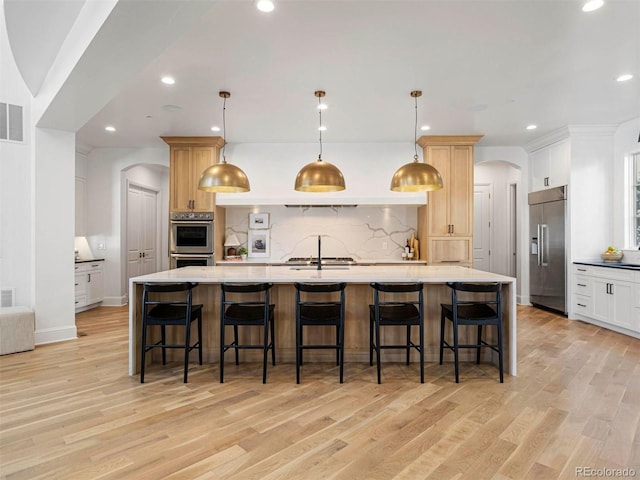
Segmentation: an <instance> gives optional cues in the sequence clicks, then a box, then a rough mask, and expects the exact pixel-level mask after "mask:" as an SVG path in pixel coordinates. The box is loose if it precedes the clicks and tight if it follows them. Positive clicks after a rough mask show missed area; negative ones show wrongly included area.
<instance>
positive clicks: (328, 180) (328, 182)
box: [294, 90, 346, 192]
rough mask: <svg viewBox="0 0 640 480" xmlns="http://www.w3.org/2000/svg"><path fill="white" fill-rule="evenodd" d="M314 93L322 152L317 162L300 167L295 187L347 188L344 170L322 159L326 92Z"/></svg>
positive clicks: (305, 189) (313, 189) (308, 189)
mask: <svg viewBox="0 0 640 480" xmlns="http://www.w3.org/2000/svg"><path fill="white" fill-rule="evenodd" d="M314 95H315V96H316V97H317V98H318V114H319V118H320V127H319V128H318V130H319V131H320V153H319V154H318V159H317V160H316V161H315V162H311V163H308V164H307V165H305V166H304V167H302V169H300V171H299V172H298V175H297V176H296V183H295V187H294V188H295V190H297V191H298V192H339V191H341V190H344V189H345V188H346V186H345V182H344V176H343V175H342V172H341V171H340V169H339V168H338V167H336V166H335V165H333V164H332V163H329V162H325V161H323V160H322V130H323V129H324V127H323V125H322V110H323V105H322V103H321V101H320V99H321V98H322V97H324V96H325V92H323V91H322V90H316V91H315V92H314ZM325 108H326V107H325Z"/></svg>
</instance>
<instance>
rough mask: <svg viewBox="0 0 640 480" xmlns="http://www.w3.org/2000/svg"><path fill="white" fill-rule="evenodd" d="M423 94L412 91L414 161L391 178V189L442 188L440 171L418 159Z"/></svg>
mask: <svg viewBox="0 0 640 480" xmlns="http://www.w3.org/2000/svg"><path fill="white" fill-rule="evenodd" d="M421 95H422V92H421V91H420V90H414V91H413V92H411V96H412V97H413V98H414V99H415V110H416V122H415V127H414V139H413V140H414V142H413V145H414V149H415V150H414V151H415V154H414V155H413V162H410V163H407V164H405V165H403V166H401V167H400V168H399V169H398V170H396V173H394V174H393V178H392V179H391V190H392V191H394V192H428V191H433V190H440V189H441V188H442V177H441V176H440V172H438V170H436V169H435V167H433V166H432V165H429V164H428V163H424V162H419V161H418V146H417V143H418V97H419V96H421Z"/></svg>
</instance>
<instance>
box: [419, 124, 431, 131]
mask: <svg viewBox="0 0 640 480" xmlns="http://www.w3.org/2000/svg"><path fill="white" fill-rule="evenodd" d="M420 130H422V131H423V132H426V131H427V130H431V127H430V126H429V125H422V126H421V127H420Z"/></svg>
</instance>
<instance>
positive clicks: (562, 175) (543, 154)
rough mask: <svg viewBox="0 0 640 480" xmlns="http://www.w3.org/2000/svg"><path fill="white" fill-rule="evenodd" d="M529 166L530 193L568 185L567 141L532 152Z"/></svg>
mask: <svg viewBox="0 0 640 480" xmlns="http://www.w3.org/2000/svg"><path fill="white" fill-rule="evenodd" d="M529 164H530V165H531V190H532V191H537V190H544V189H545V188H553V187H560V186H562V185H568V184H569V168H570V166H571V151H570V146H569V141H568V140H564V141H561V142H558V143H554V144H553V145H549V146H547V147H543V148H541V149H539V150H536V151H534V152H532V153H531V154H530V155H529Z"/></svg>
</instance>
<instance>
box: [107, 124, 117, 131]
mask: <svg viewBox="0 0 640 480" xmlns="http://www.w3.org/2000/svg"><path fill="white" fill-rule="evenodd" d="M104 129H105V130H106V131H107V132H115V131H116V127H114V126H111V125H107V126H106V127H104Z"/></svg>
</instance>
